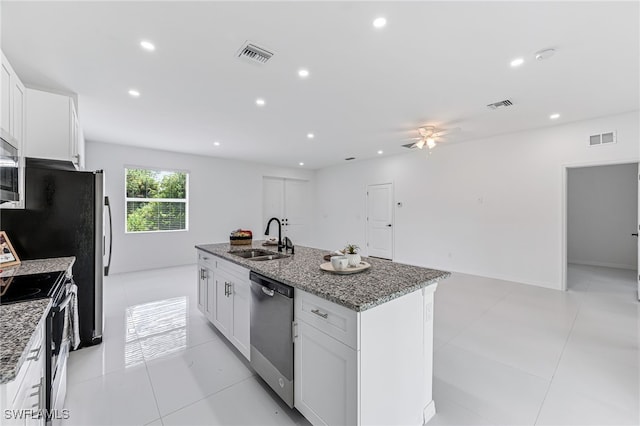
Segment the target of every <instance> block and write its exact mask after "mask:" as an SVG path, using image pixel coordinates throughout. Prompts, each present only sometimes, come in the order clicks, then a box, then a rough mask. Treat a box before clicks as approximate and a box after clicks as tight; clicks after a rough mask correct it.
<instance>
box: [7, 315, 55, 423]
mask: <svg viewBox="0 0 640 426" xmlns="http://www.w3.org/2000/svg"><path fill="white" fill-rule="evenodd" d="M44 323H45V321H44V320H43V321H41V323H40V325H38V328H37V329H36V331H35V332H34V335H33V338H32V342H31V343H30V346H29V348H28V349H27V350H28V354H27V358H26V360H25V361H24V363H23V364H22V366H21V367H20V370H19V371H18V374H17V375H16V378H15V379H14V380H13V381H11V382H9V383H5V384H3V385H1V386H0V389H1V390H0V394H1V396H0V402H1V404H0V405H1V406H2V408H3V412H2V416H0V425H2V426H5V425H20V426H31V425H44V424H45V419H44V409H45V405H46V404H45V357H46V356H45V353H46V351H45V346H44V335H45V330H44V328H45V324H44Z"/></svg>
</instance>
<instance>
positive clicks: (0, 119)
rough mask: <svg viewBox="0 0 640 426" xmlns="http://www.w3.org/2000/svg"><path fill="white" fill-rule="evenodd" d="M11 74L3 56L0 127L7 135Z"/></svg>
mask: <svg viewBox="0 0 640 426" xmlns="http://www.w3.org/2000/svg"><path fill="white" fill-rule="evenodd" d="M11 74H12V70H11V68H10V66H9V63H8V62H7V60H6V58H5V57H4V55H2V63H1V66H0V99H1V103H0V127H1V128H2V130H4V131H5V132H7V133H8V134H12V132H11V130H12V129H11V109H12V108H11Z"/></svg>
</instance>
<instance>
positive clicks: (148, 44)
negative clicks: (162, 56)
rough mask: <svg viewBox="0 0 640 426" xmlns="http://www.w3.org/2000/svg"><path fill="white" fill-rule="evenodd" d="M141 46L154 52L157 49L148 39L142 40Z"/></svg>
mask: <svg viewBox="0 0 640 426" xmlns="http://www.w3.org/2000/svg"><path fill="white" fill-rule="evenodd" d="M140 47H142V48H143V49H144V50H148V51H149V52H153V51H154V50H156V46H155V45H154V44H153V43H151V42H150V41H147V40H142V41H141V42H140Z"/></svg>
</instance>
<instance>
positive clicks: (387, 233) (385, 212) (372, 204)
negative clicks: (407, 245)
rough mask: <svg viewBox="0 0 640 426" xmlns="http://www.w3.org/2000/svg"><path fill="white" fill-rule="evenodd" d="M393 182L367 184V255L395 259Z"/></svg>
mask: <svg viewBox="0 0 640 426" xmlns="http://www.w3.org/2000/svg"><path fill="white" fill-rule="evenodd" d="M393 240H394V238H393V184H392V183H383V184H377V185H367V255H368V256H370V257H379V258H381V259H388V260H393Z"/></svg>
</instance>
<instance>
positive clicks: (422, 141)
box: [416, 139, 424, 149]
mask: <svg viewBox="0 0 640 426" xmlns="http://www.w3.org/2000/svg"><path fill="white" fill-rule="evenodd" d="M416 147H417V148H418V149H422V148H423V147H424V139H420V140H419V141H418V142H416Z"/></svg>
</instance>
